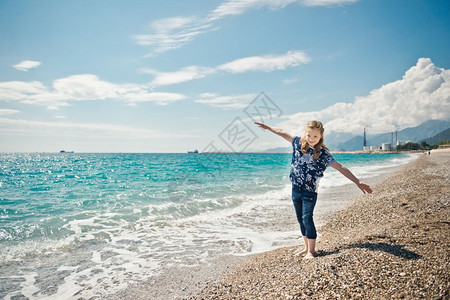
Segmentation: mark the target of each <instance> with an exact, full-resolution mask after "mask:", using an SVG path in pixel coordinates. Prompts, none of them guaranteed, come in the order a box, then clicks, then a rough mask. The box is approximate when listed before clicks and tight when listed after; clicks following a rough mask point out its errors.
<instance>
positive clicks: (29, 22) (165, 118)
mask: <svg viewBox="0 0 450 300" xmlns="http://www.w3.org/2000/svg"><path fill="white" fill-rule="evenodd" d="M0 42H1V45H2V47H0V70H1V71H0V151H1V152H13V151H20V152H35V151H47V152H55V151H59V150H60V149H66V150H74V151H77V152H185V151H187V150H192V149H198V150H205V149H207V147H208V146H211V145H213V147H212V148H214V149H220V150H225V151H227V150H230V149H232V150H235V151H252V150H261V149H266V148H273V147H277V146H285V142H284V141H283V140H282V139H280V138H278V137H275V136H271V135H270V134H268V133H265V132H263V131H261V130H260V129H259V128H256V127H255V126H254V125H252V122H253V121H254V120H263V121H264V122H266V123H268V124H272V125H276V126H282V127H283V128H285V129H286V130H288V131H290V132H291V133H293V134H299V135H301V134H302V132H303V128H304V125H305V123H306V121H307V120H309V119H319V120H322V121H323V122H324V123H325V127H326V132H327V136H326V139H333V138H342V136H350V135H352V134H361V132H362V128H363V127H367V128H368V131H369V132H371V133H380V132H386V131H391V130H395V129H403V128H405V127H411V126H416V125H419V124H420V123H422V122H424V121H426V120H429V119H446V120H450V73H449V72H450V71H449V69H450V55H448V53H449V50H450V2H448V1H443V0H434V1H428V0H423V1H420V0H396V1H382V0H377V1H369V0H359V1H358V0H249V1H234V0H229V1H226V0H222V1H195V0H194V1H168V0H164V1H162V0H161V1H134V0H131V1H117V0H116V1H107V2H105V1H98V0H97V1H83V0H81V1H45V0H43V1H25V0H22V1H8V0H2V1H1V2H0ZM262 92H263V93H264V94H261V93H262ZM261 101H262V102H261ZM261 103H265V104H268V105H269V106H266V110H264V108H263V109H260V110H259V113H260V114H259V116H258V117H256V116H255V114H252V113H249V112H251V111H255V110H254V109H255V108H257V107H261ZM267 107H272V110H270V109H269V110H268V109H267ZM271 112H272V113H273V114H271ZM233 132H234V135H233ZM342 133H345V135H342ZM210 148H211V147H210Z"/></svg>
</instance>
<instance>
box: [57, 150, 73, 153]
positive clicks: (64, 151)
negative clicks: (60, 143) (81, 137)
mask: <svg viewBox="0 0 450 300" xmlns="http://www.w3.org/2000/svg"><path fill="white" fill-rule="evenodd" d="M59 153H73V151H66V150H61V151H59Z"/></svg>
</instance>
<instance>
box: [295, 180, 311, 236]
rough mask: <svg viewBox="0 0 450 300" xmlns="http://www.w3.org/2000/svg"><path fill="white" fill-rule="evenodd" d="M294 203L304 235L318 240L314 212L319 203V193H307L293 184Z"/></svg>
mask: <svg viewBox="0 0 450 300" xmlns="http://www.w3.org/2000/svg"><path fill="white" fill-rule="evenodd" d="M292 201H293V202H294V208H295V213H296V214H297V221H298V223H299V224H300V230H301V232H302V235H303V236H305V237H306V238H307V239H311V240H314V239H316V238H317V231H316V226H314V220H313V211H314V207H315V206H316V202H317V193H315V192H308V191H305V190H303V189H301V188H300V187H299V186H297V185H294V184H293V185H292Z"/></svg>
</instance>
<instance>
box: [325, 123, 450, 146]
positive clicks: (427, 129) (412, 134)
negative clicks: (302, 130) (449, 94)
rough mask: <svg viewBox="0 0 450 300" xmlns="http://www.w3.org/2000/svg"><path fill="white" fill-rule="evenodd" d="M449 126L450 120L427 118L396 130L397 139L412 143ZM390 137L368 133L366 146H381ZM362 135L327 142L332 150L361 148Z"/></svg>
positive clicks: (385, 134) (389, 141) (389, 139)
mask: <svg viewBox="0 0 450 300" xmlns="http://www.w3.org/2000/svg"><path fill="white" fill-rule="evenodd" d="M449 127H450V121H443V120H429V121H426V122H424V123H422V124H420V125H419V126H416V127H409V128H405V129H403V130H401V131H398V132H397V140H399V141H402V142H404V141H411V142H414V143H419V142H421V141H422V140H424V139H427V138H429V137H432V136H434V135H436V134H438V133H440V132H442V131H444V130H446V129H447V128H449ZM391 141H392V137H391V133H390V132H387V133H383V134H378V135H368V136H367V146H377V145H379V146H381V144H382V143H391ZM393 142H394V143H395V132H394V135H393ZM362 145H363V136H355V137H353V138H351V139H349V140H347V141H346V142H345V143H340V144H334V145H333V144H328V146H329V147H330V149H332V150H346V151H355V150H362Z"/></svg>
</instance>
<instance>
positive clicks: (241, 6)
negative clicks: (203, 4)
mask: <svg viewBox="0 0 450 300" xmlns="http://www.w3.org/2000/svg"><path fill="white" fill-rule="evenodd" d="M294 2H298V1H297V0H228V1H225V2H223V3H222V4H220V5H219V6H218V7H217V8H215V9H214V10H213V11H212V12H211V13H210V14H209V20H211V21H214V20H218V19H221V18H224V17H226V16H235V15H240V14H243V13H245V12H246V11H248V10H251V9H260V8H264V7H269V8H270V9H281V8H284V7H285V6H287V5H289V4H291V3H294Z"/></svg>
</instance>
